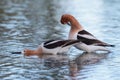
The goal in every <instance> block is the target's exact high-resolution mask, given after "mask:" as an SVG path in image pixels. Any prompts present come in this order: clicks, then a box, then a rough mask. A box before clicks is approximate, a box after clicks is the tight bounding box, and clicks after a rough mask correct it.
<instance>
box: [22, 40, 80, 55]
mask: <svg viewBox="0 0 120 80" xmlns="http://www.w3.org/2000/svg"><path fill="white" fill-rule="evenodd" d="M78 42H80V41H79V40H49V41H47V42H44V43H42V44H41V45H40V46H39V47H38V48H37V49H36V50H30V49H25V50H24V51H23V52H22V53H23V54H24V55H25V56H31V55H41V54H44V53H51V54H57V53H65V52H67V51H68V50H69V48H70V47H71V46H72V45H75V44H76V43H78Z"/></svg>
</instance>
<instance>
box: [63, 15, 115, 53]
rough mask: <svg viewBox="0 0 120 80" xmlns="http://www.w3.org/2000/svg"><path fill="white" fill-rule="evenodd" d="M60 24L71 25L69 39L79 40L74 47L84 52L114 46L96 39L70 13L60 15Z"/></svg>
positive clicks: (104, 49)
mask: <svg viewBox="0 0 120 80" xmlns="http://www.w3.org/2000/svg"><path fill="white" fill-rule="evenodd" d="M61 23H62V24H68V25H70V26H71V29H70V32H69V39H77V40H80V41H81V42H80V43H79V44H76V45H75V47H76V48H78V49H81V50H83V51H86V52H95V51H108V52H110V51H109V50H108V49H107V48H106V47H114V45H110V44H107V43H105V42H102V41H100V40H98V39H97V38H96V37H94V36H93V35H92V34H91V33H89V32H87V31H86V30H84V28H83V27H82V26H81V25H80V23H79V22H78V21H77V20H76V19H75V18H74V17H73V16H72V15H70V14H64V15H62V17H61Z"/></svg>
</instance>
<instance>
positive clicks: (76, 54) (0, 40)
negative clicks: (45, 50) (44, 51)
mask: <svg viewBox="0 0 120 80" xmlns="http://www.w3.org/2000/svg"><path fill="white" fill-rule="evenodd" d="M119 3H120V1H119V0H92V1H90V0H74V1H71V0H50V1H49V0H39V1H38V0H34V1H33V0H2V1H0V46H1V47H0V59H1V60H0V80H119V79H120V76H119V75H120V65H119V64H120V59H119V57H120V53H119V52H120V49H119V47H120V44H119V41H120V38H119V37H120V34H119V32H120V24H119V21H120V18H119V16H120V14H119V13H120V6H119ZM65 13H69V14H72V15H73V16H75V17H76V18H77V20H79V22H80V23H81V25H82V26H84V28H85V29H86V30H88V31H90V32H91V33H92V34H94V35H95V36H96V37H97V38H98V39H100V40H102V41H105V42H108V43H111V44H114V45H116V47H115V48H109V49H110V50H111V51H112V53H109V54H107V53H99V54H96V53H90V54H87V53H83V52H82V51H80V50H77V49H75V48H74V47H73V48H71V50H70V51H69V52H68V55H43V56H41V57H39V58H38V57H24V56H23V55H17V54H16V55H15V54H14V55H12V54H11V53H10V52H12V51H21V50H23V49H24V48H30V49H35V48H36V47H37V46H38V45H39V44H40V43H41V42H43V41H46V40H49V39H67V37H68V32H69V29H70V27H69V26H67V25H62V24H60V18H61V15H62V14H65Z"/></svg>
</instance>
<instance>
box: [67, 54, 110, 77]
mask: <svg viewBox="0 0 120 80" xmlns="http://www.w3.org/2000/svg"><path fill="white" fill-rule="evenodd" d="M108 54H109V53H85V52H84V53H83V54H81V55H79V56H78V57H76V58H75V60H73V61H70V62H69V66H70V68H69V71H70V76H72V77H75V76H76V75H77V73H78V71H80V70H81V68H82V67H83V66H84V65H89V64H95V63H97V62H100V60H102V59H105V58H106V57H107V55H108Z"/></svg>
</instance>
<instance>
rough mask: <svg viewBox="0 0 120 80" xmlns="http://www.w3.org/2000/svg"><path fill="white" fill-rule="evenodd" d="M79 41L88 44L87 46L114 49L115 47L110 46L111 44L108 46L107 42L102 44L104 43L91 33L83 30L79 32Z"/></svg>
mask: <svg viewBox="0 0 120 80" xmlns="http://www.w3.org/2000/svg"><path fill="white" fill-rule="evenodd" d="M77 39H78V40H80V41H81V42H83V43H85V44H87V45H95V46H110V47H114V45H110V44H107V43H105V42H102V41H100V40H98V39H97V38H96V37H94V36H93V35H92V34H91V33H89V32H87V31H85V30H82V31H79V32H78V34H77Z"/></svg>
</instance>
